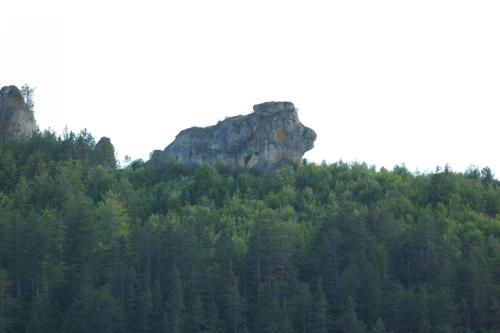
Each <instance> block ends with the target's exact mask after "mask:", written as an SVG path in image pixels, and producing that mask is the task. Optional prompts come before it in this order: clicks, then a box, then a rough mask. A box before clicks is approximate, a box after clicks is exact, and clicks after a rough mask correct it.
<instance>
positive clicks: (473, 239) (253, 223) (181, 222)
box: [0, 131, 500, 333]
mask: <svg viewBox="0 0 500 333" xmlns="http://www.w3.org/2000/svg"><path fill="white" fill-rule="evenodd" d="M109 151H110V149H102V148H99V147H98V146H97V145H96V143H95V140H94V138H93V137H92V135H90V134H89V133H88V132H86V131H83V132H81V133H79V134H73V133H69V134H66V135H64V136H63V137H58V136H56V135H55V134H54V133H50V132H45V133H38V134H36V135H34V136H33V137H32V138H31V139H29V140H27V141H22V142H12V141H8V140H2V141H1V142H0V333H7V332H33V333H34V332H37V333H43V332H51V333H52V332H68V333H69V332H71V333H79V332H82V333H83V332H89V333H90V332H104V333H107V332H110V333H111V332H113V333H115V332H116V333H118V332H144V333H146V332H147V333H153V332H154V333H157V332H158V333H159V332H173V333H178V332H186V333H188V332H189V333H191V332H204V333H208V332H222V333H236V332H238V333H245V332H255V333H266V332H276V333H277V332H279V333H282V332H303V333H318V332H339V333H340V332H345V333H348V332H352V333H358V332H359V333H362V332H366V333H383V332H393V333H403V332H404V333H409V332H420V333H424V332H443V333H444V332H450V333H451V332H463V333H465V332H500V304H499V303H500V283H499V282H500V242H499V239H500V183H499V182H498V181H497V180H496V179H495V177H494V175H493V174H492V172H491V171H490V170H489V169H488V168H484V169H477V168H470V169H469V170H467V171H466V172H464V173H456V172H453V171H451V170H450V168H449V167H445V168H443V169H437V170H436V171H435V172H433V173H429V174H415V173H412V172H410V171H409V170H407V169H406V168H405V167H404V166H396V167H394V169H393V170H386V169H384V168H382V169H381V170H377V169H375V168H374V167H370V166H367V165H366V164H360V163H344V162H337V163H334V164H321V165H316V164H306V165H305V166H304V167H301V168H292V167H284V168H282V169H280V170H278V171H276V172H274V173H273V174H272V175H270V176H269V177H265V178H262V177H260V176H258V175H257V174H256V173H254V172H252V170H248V169H244V170H229V169H224V168H221V167H216V166H211V165H202V166H199V167H182V166H180V165H178V164H176V163H174V162H171V163H166V164H162V165H153V164H152V163H145V162H143V161H141V160H137V161H134V162H132V163H130V165H128V166H126V167H123V168H117V167H116V166H115V164H116V163H115V161H114V157H113V156H109Z"/></svg>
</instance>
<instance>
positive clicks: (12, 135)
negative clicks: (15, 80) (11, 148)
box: [0, 86, 37, 139]
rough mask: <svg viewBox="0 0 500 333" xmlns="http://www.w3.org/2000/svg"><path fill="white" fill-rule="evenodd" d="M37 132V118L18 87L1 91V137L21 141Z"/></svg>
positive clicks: (5, 88) (9, 87)
mask: <svg viewBox="0 0 500 333" xmlns="http://www.w3.org/2000/svg"><path fill="white" fill-rule="evenodd" d="M36 130H37V125H36V122H35V116H34V115H33V111H31V110H30V109H29V108H28V106H27V105H26V103H25V102H24V99H23V97H22V95H21V92H20V91H19V89H18V88H17V87H16V86H8V87H3V88H2V89H0V137H4V138H7V139H21V138H28V137H30V136H31V135H32V134H33V133H34V132H35V131H36Z"/></svg>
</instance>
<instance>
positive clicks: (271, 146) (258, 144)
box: [151, 102, 316, 174]
mask: <svg viewBox="0 0 500 333" xmlns="http://www.w3.org/2000/svg"><path fill="white" fill-rule="evenodd" d="M253 110H254V112H253V113H251V114H249V115H246V116H236V117H231V118H227V119H225V120H223V121H220V122H219V123H218V124H216V125H214V126H210V127H205V128H200V127H192V128H189V129H186V130H183V131H182V132H180V133H179V134H178V135H177V137H176V138H175V140H174V142H172V143H171V144H170V145H169V146H168V147H167V148H165V150H163V151H155V152H153V155H152V158H151V160H152V161H153V162H154V163H158V162H160V163H161V162H163V161H165V160H168V159H173V160H176V161H178V162H179V163H181V164H202V163H209V164H221V165H224V166H228V167H248V168H255V169H257V170H258V171H259V172H260V173H261V174H269V173H270V172H272V171H273V170H275V169H276V168H278V167H280V166H283V165H288V164H299V165H300V164H301V163H302V157H303V155H304V153H305V152H306V151H308V150H310V149H312V148H313V146H314V141H315V140H316V133H315V132H314V131H313V130H312V129H310V128H308V127H305V126H304V125H302V123H301V122H300V121H299V118H298V115H297V109H296V108H295V107H294V105H293V104H292V103H290V102H267V103H263V104H258V105H255V106H254V107H253Z"/></svg>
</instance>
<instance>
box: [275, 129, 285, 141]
mask: <svg viewBox="0 0 500 333" xmlns="http://www.w3.org/2000/svg"><path fill="white" fill-rule="evenodd" d="M274 136H275V138H276V140H278V141H283V140H285V133H283V132H281V131H277V132H276V134H274Z"/></svg>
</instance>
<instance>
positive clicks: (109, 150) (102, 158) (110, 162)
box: [92, 136, 116, 168]
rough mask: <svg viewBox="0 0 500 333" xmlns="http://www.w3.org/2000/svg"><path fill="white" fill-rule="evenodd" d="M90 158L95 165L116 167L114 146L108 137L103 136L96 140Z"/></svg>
mask: <svg viewBox="0 0 500 333" xmlns="http://www.w3.org/2000/svg"><path fill="white" fill-rule="evenodd" d="M92 159H93V161H94V163H95V164H97V165H102V166H104V167H108V168H116V157H115V147H114V146H113V144H112V143H111V140H110V139H109V138H108V137H105V136H103V137H102V138H101V139H100V140H99V142H97V144H96V145H95V149H94V152H93V155H92Z"/></svg>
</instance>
